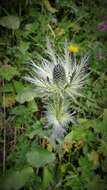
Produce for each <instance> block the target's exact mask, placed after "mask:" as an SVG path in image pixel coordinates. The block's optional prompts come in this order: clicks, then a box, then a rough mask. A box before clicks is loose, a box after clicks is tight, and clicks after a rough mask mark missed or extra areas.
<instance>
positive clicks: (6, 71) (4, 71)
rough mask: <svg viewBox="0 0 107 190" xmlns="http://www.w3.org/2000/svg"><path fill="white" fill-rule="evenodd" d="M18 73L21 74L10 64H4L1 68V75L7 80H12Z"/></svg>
mask: <svg viewBox="0 0 107 190" xmlns="http://www.w3.org/2000/svg"><path fill="white" fill-rule="evenodd" d="M16 75H19V72H18V71H17V68H16V67H13V66H10V65H3V66H2V67H1V68H0V76H1V77H2V78H3V79H5V80H8V81H10V80H11V79H12V78H13V77H14V76H16Z"/></svg>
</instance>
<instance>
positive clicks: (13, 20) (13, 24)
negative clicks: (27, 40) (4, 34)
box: [0, 15, 20, 30]
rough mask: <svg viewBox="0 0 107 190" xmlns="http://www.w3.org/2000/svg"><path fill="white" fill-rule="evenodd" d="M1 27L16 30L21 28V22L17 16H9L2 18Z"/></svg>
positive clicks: (0, 19) (0, 20)
mask: <svg viewBox="0 0 107 190" xmlns="http://www.w3.org/2000/svg"><path fill="white" fill-rule="evenodd" d="M0 25H1V26H4V27H6V28H8V29H13V30H16V29H18V28H19V26H20V20H19V18H18V17H17V16H14V15H9V16H4V17H2V18H0Z"/></svg>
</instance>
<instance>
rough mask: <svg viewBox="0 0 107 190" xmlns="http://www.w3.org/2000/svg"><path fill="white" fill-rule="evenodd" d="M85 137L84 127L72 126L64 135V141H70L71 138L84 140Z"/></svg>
mask: <svg viewBox="0 0 107 190" xmlns="http://www.w3.org/2000/svg"><path fill="white" fill-rule="evenodd" d="M85 138H86V131H85V129H84V128H80V127H78V128H74V129H73V130H72V131H71V132H70V133H69V134H68V135H66V136H65V139H64V141H65V142H68V143H70V142H72V141H73V140H84V139H85Z"/></svg>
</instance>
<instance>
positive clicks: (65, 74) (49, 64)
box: [25, 41, 88, 101]
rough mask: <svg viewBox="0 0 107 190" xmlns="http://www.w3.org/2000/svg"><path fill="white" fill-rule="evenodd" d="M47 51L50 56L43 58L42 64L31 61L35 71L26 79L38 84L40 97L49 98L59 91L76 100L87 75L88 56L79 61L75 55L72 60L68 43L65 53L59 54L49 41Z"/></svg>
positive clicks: (60, 93) (37, 89)
mask: <svg viewBox="0 0 107 190" xmlns="http://www.w3.org/2000/svg"><path fill="white" fill-rule="evenodd" d="M46 53H47V56H48V58H47V59H46V58H42V60H41V64H39V65H37V64H35V63H34V62H33V61H31V65H32V71H33V72H32V73H31V74H30V75H29V76H27V77H25V79H26V80H27V81H29V82H31V83H33V84H34V85H35V86H36V88H35V90H36V93H37V94H38V95H39V96H40V97H45V98H48V97H50V96H51V95H52V96H53V95H54V94H56V93H57V94H59V95H60V96H62V97H63V96H68V97H71V99H72V100H74V101H75V100H76V97H77V96H81V89H82V87H83V85H84V81H85V79H86V77H87V74H86V73H85V65H86V62H87V59H88V56H84V57H82V58H81V60H80V62H79V63H77V60H76V56H75V55H74V58H73V61H72V59H71V55H70V53H69V52H68V48H67V44H66V45H65V47H64V51H63V54H57V53H56V52H55V50H54V49H53V48H52V45H51V44H50V42H49V41H48V43H47V50H46Z"/></svg>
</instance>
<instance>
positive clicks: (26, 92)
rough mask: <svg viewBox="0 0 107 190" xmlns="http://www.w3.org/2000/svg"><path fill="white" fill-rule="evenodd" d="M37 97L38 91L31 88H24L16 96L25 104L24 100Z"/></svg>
mask: <svg viewBox="0 0 107 190" xmlns="http://www.w3.org/2000/svg"><path fill="white" fill-rule="evenodd" d="M35 97H36V93H35V91H34V90H33V89H31V88H27V87H26V88H24V89H23V91H22V92H20V93H19V94H18V95H17V96H16V100H17V101H18V102H20V103H21V104H23V103H24V102H29V101H32V100H33V99H34V98H35Z"/></svg>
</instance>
